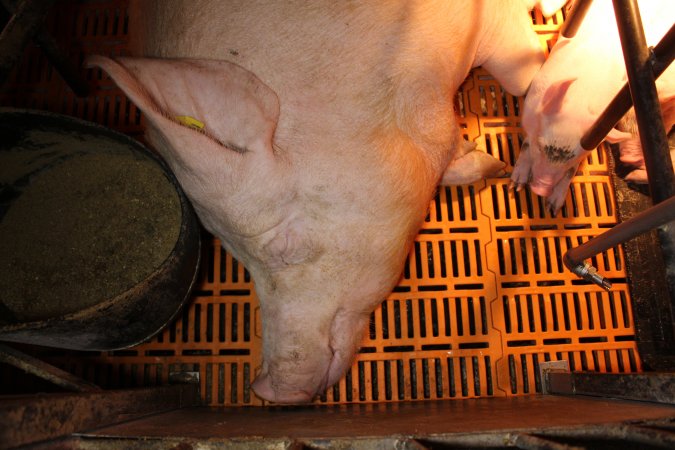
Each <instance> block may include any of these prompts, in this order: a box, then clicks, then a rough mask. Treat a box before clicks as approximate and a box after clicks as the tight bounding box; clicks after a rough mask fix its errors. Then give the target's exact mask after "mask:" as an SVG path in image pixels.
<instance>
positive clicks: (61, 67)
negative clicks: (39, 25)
mask: <svg viewBox="0 0 675 450" xmlns="http://www.w3.org/2000/svg"><path fill="white" fill-rule="evenodd" d="M0 3H1V4H2V5H3V6H4V8H5V9H6V10H7V11H8V12H9V13H10V14H14V13H15V12H16V11H17V9H18V7H19V1H18V0H0ZM33 41H34V42H35V44H36V45H37V46H38V47H40V49H41V50H42V52H43V53H44V54H45V56H46V57H47V59H48V60H49V62H50V63H51V64H52V65H53V66H54V68H56V71H57V72H58V73H59V75H61V78H63V80H64V81H65V82H66V84H68V86H69V87H70V89H72V91H73V92H74V93H75V95H77V96H78V97H86V96H87V95H89V86H88V85H87V82H86V81H85V80H84V78H83V77H82V76H81V74H80V72H79V71H78V69H77V68H76V67H75V65H74V64H73V63H72V62H71V61H70V60H69V59H68V58H66V56H65V55H64V53H63V51H61V49H60V48H59V46H58V45H57V44H56V41H55V40H54V38H52V37H51V36H50V35H49V33H47V32H46V31H45V30H43V29H40V30H38V31H37V33H36V34H35V36H34V38H33ZM24 45H25V43H24Z"/></svg>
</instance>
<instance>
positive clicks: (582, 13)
mask: <svg viewBox="0 0 675 450" xmlns="http://www.w3.org/2000/svg"><path fill="white" fill-rule="evenodd" d="M592 1H593V0H578V1H577V2H576V3H574V6H573V7H572V10H571V11H570V13H569V14H568V15H567V17H566V18H565V23H563V26H562V28H560V35H561V36H562V37H565V38H573V37H574V36H576V34H577V31H579V27H580V26H581V23H582V22H583V21H584V17H586V12H588V8H590V6H591V2H592Z"/></svg>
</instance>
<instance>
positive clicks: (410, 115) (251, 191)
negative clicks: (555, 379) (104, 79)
mask: <svg viewBox="0 0 675 450" xmlns="http://www.w3.org/2000/svg"><path fill="white" fill-rule="evenodd" d="M130 15H131V24H130V34H131V36H132V38H133V40H134V42H135V45H136V48H135V50H134V54H135V56H134V57H119V58H115V59H111V58H107V57H102V56H98V57H92V58H90V59H89V60H88V65H89V66H90V67H100V68H102V69H103V70H105V71H106V72H107V73H108V74H109V75H110V76H111V77H112V78H113V80H114V81H115V82H116V83H117V84H118V85H119V86H120V87H121V88H122V89H123V90H124V92H125V93H126V94H127V95H128V96H129V97H130V98H131V100H133V101H134V102H135V103H136V104H137V105H138V106H139V107H140V109H141V110H142V111H143V113H144V114H145V116H146V118H147V122H148V129H147V140H148V141H149V142H150V143H151V144H152V145H153V146H154V147H155V148H156V149H157V150H158V151H159V152H160V153H161V154H162V156H163V157H164V158H165V159H166V161H167V162H168V164H169V165H170V166H171V168H172V169H173V171H174V172H175V174H176V177H177V178H178V180H179V182H180V183H181V185H182V187H183V189H184V190H185V192H186V193H187V195H188V196H189V198H190V199H191V201H192V203H193V204H194V207H195V210H196V212H197V214H198V215H199V217H200V219H201V221H202V223H203V225H204V226H205V227H206V229H208V230H209V231H210V232H211V233H213V234H214V235H215V236H217V237H218V238H219V239H220V240H221V242H222V244H223V246H224V247H225V249H226V250H227V251H228V252H230V253H231V254H232V255H234V256H235V257H236V258H237V259H238V260H240V261H241V262H243V263H244V264H245V266H246V267H247V268H248V269H249V271H250V272H251V274H252V276H253V279H254V281H255V286H256V292H257V294H258V297H259V299H260V311H261V317H262V329H263V361H262V366H261V368H260V370H259V373H258V376H257V379H256V380H255V381H254V383H253V385H252V387H253V389H254V390H255V392H256V394H257V395H258V396H260V397H261V398H263V399H266V400H270V401H273V402H280V403H299V402H308V401H310V400H312V398H313V397H314V396H315V395H317V394H318V393H321V392H323V391H324V390H325V389H326V388H327V387H329V386H331V385H332V384H334V383H335V382H336V381H338V380H339V379H340V378H341V377H342V376H343V375H344V373H345V371H346V370H347V369H348V368H349V366H350V365H351V362H352V360H353V357H354V354H355V353H356V351H357V349H358V347H359V344H360V341H361V337H362V335H363V332H364V330H365V329H366V327H367V324H368V320H369V317H370V314H371V312H372V311H373V310H374V308H375V307H376V306H377V305H378V304H379V303H380V302H381V301H382V299H383V298H384V297H385V296H386V295H387V294H388V293H389V292H390V291H391V289H392V288H393V287H394V286H395V284H396V283H397V281H398V279H399V276H400V274H401V271H402V268H403V265H404V263H405V259H406V256H407V254H408V251H409V249H410V246H411V244H412V242H413V240H414V238H415V236H416V234H417V231H418V230H419V228H420V226H421V224H422V222H423V220H424V217H425V214H426V210H427V207H428V205H429V203H430V201H431V198H432V196H433V194H434V191H435V189H436V187H437V185H438V184H439V182H443V183H471V182H474V181H477V180H479V179H482V178H483V177H486V176H491V175H492V174H495V173H499V172H500V171H501V170H502V169H503V167H504V164H503V163H502V162H501V161H498V160H496V159H494V158H492V157H491V156H489V155H487V154H486V153H484V152H481V151H480V150H478V149H476V148H475V145H471V143H465V142H463V140H462V138H461V136H460V130H459V126H458V124H457V121H456V118H455V114H454V111H453V97H454V95H455V93H456V92H457V89H458V87H459V86H460V84H461V83H462V81H463V80H464V79H465V77H466V76H467V74H468V73H469V70H470V69H471V68H472V67H476V66H478V65H482V66H483V67H485V68H486V69H487V70H489V71H490V72H491V73H492V74H493V75H494V76H495V77H496V78H497V80H498V81H499V82H500V83H502V85H503V86H504V87H505V88H506V89H507V90H508V91H509V92H511V93H513V94H515V95H522V94H524V93H525V91H526V89H527V88H528V86H529V84H530V81H531V79H532V77H533V76H534V74H535V72H536V71H537V70H538V69H539V67H540V66H541V64H542V63H543V60H544V55H543V52H542V49H541V45H540V43H539V40H538V38H537V36H536V34H535V33H534V32H533V30H532V27H531V19H530V15H529V13H528V10H527V7H526V6H525V2H524V1H523V0H509V1H502V0H458V1H452V2H448V1H445V0H443V1H441V0H435V1H429V0H425V1H421V0H419V1H418V0H394V1H388V2H348V1H334V0H316V1H311V2H306V1H276V2H275V1H269V0H265V1H262V0H242V1H234V0H232V1H227V2H223V1H199V0H161V1H149V0H147V1H138V2H135V3H133V4H132V9H131V12H130Z"/></svg>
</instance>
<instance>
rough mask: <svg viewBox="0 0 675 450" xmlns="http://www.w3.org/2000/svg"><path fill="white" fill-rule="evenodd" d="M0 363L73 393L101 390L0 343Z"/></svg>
mask: <svg viewBox="0 0 675 450" xmlns="http://www.w3.org/2000/svg"><path fill="white" fill-rule="evenodd" d="M0 362H4V363H7V364H10V365H12V366H14V367H17V368H19V369H21V370H23V371H24V372H27V373H30V374H33V375H35V376H38V377H40V378H42V379H43V380H47V381H49V382H51V383H54V384H55V385H57V386H59V387H62V388H64V389H66V390H69V391H74V392H93V391H100V390H101V388H99V387H98V386H96V385H95V384H93V383H90V382H89V381H86V380H83V379H82V378H79V377H76V376H75V375H73V374H72V373H69V372H66V371H64V370H61V369H59V368H58V367H55V366H52V365H51V364H48V363H46V362H44V361H41V360H39V359H37V358H35V357H33V356H30V355H27V354H26V353H23V352H20V351H19V350H17V349H15V348H12V347H9V346H7V345H4V344H1V343H0Z"/></svg>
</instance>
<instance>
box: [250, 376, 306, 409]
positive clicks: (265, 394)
mask: <svg viewBox="0 0 675 450" xmlns="http://www.w3.org/2000/svg"><path fill="white" fill-rule="evenodd" d="M251 388H252V389H253V391H254V392H255V393H256V395H257V396H258V397H260V398H262V399H263V400H267V401H270V402H274V403H308V402H311V401H312V398H313V396H312V394H310V393H309V392H307V391H303V390H299V391H284V390H277V389H274V387H273V386H272V379H271V378H270V376H269V375H268V374H263V375H260V376H258V378H256V379H255V381H254V382H253V383H252V384H251Z"/></svg>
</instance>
